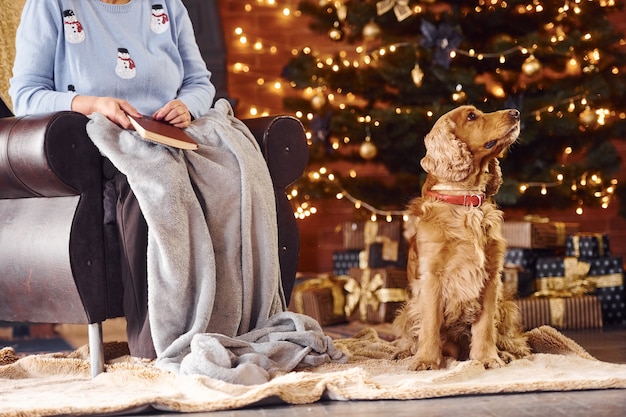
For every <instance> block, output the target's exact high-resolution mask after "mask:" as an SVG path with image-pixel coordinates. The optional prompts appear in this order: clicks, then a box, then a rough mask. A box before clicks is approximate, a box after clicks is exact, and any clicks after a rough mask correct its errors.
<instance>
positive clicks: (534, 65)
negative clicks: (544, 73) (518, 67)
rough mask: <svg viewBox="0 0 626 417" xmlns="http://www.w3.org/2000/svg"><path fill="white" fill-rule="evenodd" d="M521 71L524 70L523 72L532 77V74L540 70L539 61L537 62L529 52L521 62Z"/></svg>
mask: <svg viewBox="0 0 626 417" xmlns="http://www.w3.org/2000/svg"><path fill="white" fill-rule="evenodd" d="M522 71H524V74H526V75H528V76H529V77H532V76H533V75H536V74H537V73H538V72H539V71H541V62H539V60H538V59H537V58H536V57H535V56H534V55H532V54H531V55H530V56H529V57H528V58H526V60H524V62H523V63H522Z"/></svg>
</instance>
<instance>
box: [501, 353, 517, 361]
mask: <svg viewBox="0 0 626 417" xmlns="http://www.w3.org/2000/svg"><path fill="white" fill-rule="evenodd" d="M498 355H499V356H500V359H502V362H504V363H511V362H513V361H514V360H515V359H517V357H516V356H515V355H514V354H512V353H510V352H506V351H504V350H501V351H499V352H498Z"/></svg>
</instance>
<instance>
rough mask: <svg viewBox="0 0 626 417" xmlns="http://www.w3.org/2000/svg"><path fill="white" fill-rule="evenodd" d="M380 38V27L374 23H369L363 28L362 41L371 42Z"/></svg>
mask: <svg viewBox="0 0 626 417" xmlns="http://www.w3.org/2000/svg"><path fill="white" fill-rule="evenodd" d="M379 36H380V26H378V25H377V24H376V23H375V22H374V21H369V22H368V23H366V24H365V26H363V39H365V40H366V41H373V40H375V39H376V38H378V37H379Z"/></svg>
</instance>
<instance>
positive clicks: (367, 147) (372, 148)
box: [359, 138, 378, 160]
mask: <svg viewBox="0 0 626 417" xmlns="http://www.w3.org/2000/svg"><path fill="white" fill-rule="evenodd" d="M377 154H378V149H376V145H374V144H373V143H372V142H370V141H369V138H366V139H365V142H363V144H362V145H361V148H360V149H359V155H361V158H363V159H367V160H370V159H373V158H374V157H375V156H376V155H377Z"/></svg>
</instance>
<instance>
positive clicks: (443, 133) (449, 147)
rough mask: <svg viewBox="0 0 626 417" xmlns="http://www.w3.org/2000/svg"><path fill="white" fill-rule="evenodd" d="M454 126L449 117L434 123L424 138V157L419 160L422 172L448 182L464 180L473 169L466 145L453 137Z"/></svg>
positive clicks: (470, 155)
mask: <svg viewBox="0 0 626 417" xmlns="http://www.w3.org/2000/svg"><path fill="white" fill-rule="evenodd" d="M454 126H455V124H454V122H453V121H452V120H450V118H449V117H444V119H440V120H438V121H437V123H435V125H434V126H433V128H432V130H431V131H430V132H429V133H428V134H427V135H426V137H425V138H424V144H425V145H426V156H424V158H422V160H421V165H422V168H424V171H426V172H427V173H429V174H432V175H434V176H435V177H437V178H438V179H439V180H443V181H448V182H458V181H462V180H464V179H466V178H467V177H468V175H469V173H470V172H471V169H472V167H473V159H472V154H471V152H470V151H469V148H468V147H467V145H466V144H465V143H464V142H463V141H461V140H459V139H457V138H456V137H455V136H454V133H453V132H454Z"/></svg>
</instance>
